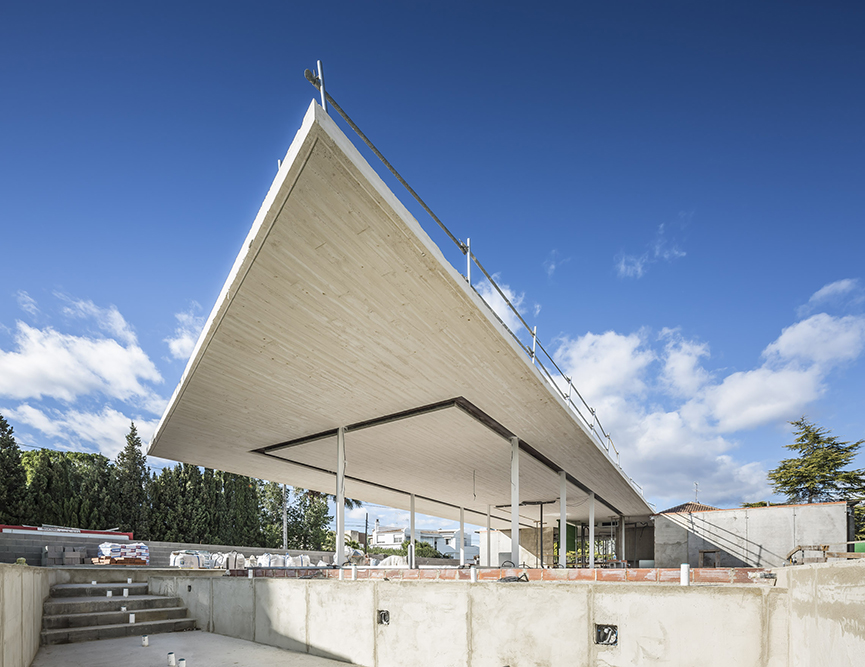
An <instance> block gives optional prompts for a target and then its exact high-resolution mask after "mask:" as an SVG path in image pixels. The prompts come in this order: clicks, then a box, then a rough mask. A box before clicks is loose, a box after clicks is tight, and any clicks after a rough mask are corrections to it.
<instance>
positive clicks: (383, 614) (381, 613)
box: [378, 609, 390, 625]
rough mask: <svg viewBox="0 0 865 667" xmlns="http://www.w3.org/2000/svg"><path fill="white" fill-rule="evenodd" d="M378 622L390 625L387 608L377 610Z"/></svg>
mask: <svg viewBox="0 0 865 667" xmlns="http://www.w3.org/2000/svg"><path fill="white" fill-rule="evenodd" d="M378 624H379V625H390V612H389V611H388V610H387V609H379V610H378Z"/></svg>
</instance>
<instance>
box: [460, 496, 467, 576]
mask: <svg viewBox="0 0 865 667" xmlns="http://www.w3.org/2000/svg"><path fill="white" fill-rule="evenodd" d="M465 534H466V511H465V509H463V508H462V507H460V567H462V566H463V565H465V564H466V541H465Z"/></svg>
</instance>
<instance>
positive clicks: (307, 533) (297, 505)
mask: <svg viewBox="0 0 865 667" xmlns="http://www.w3.org/2000/svg"><path fill="white" fill-rule="evenodd" d="M332 519H333V517H332V516H331V515H330V513H329V507H328V504H327V499H326V496H325V494H319V493H309V492H308V491H306V490H304V489H297V488H295V489H292V502H291V503H290V504H289V507H288V546H289V548H290V549H313V550H319V549H322V548H323V547H324V545H325V543H326V541H327V536H328V530H327V527H328V525H329V524H330V522H331V520H332Z"/></svg>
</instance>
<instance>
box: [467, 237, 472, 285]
mask: <svg viewBox="0 0 865 667" xmlns="http://www.w3.org/2000/svg"><path fill="white" fill-rule="evenodd" d="M466 282H468V284H469V285H471V284H472V240H471V239H466Z"/></svg>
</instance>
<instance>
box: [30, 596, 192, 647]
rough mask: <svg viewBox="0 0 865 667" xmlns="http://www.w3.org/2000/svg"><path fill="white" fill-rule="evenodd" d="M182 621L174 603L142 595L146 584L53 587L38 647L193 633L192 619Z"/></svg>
mask: <svg viewBox="0 0 865 667" xmlns="http://www.w3.org/2000/svg"><path fill="white" fill-rule="evenodd" d="M124 588H126V589H129V596H128V597H123V589H124ZM108 591H111V593H112V597H108V596H107V592H108ZM121 607H126V611H121V610H120V608H121ZM130 613H132V614H135V623H130V622H129V614H130ZM187 616H188V611H187V609H186V607H184V606H183V603H182V602H181V600H180V598H176V597H166V596H162V595H148V593H147V584H146V583H133V584H127V583H97V584H95V585H93V584H58V585H56V586H52V587H51V596H50V597H49V598H48V599H47V600H46V601H45V602H44V604H43V607H42V644H68V643H71V642H86V641H92V640H94V639H112V638H115V637H128V636H131V635H155V634H159V633H162V632H180V631H182V630H194V629H195V619H192V618H188V617H187Z"/></svg>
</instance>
